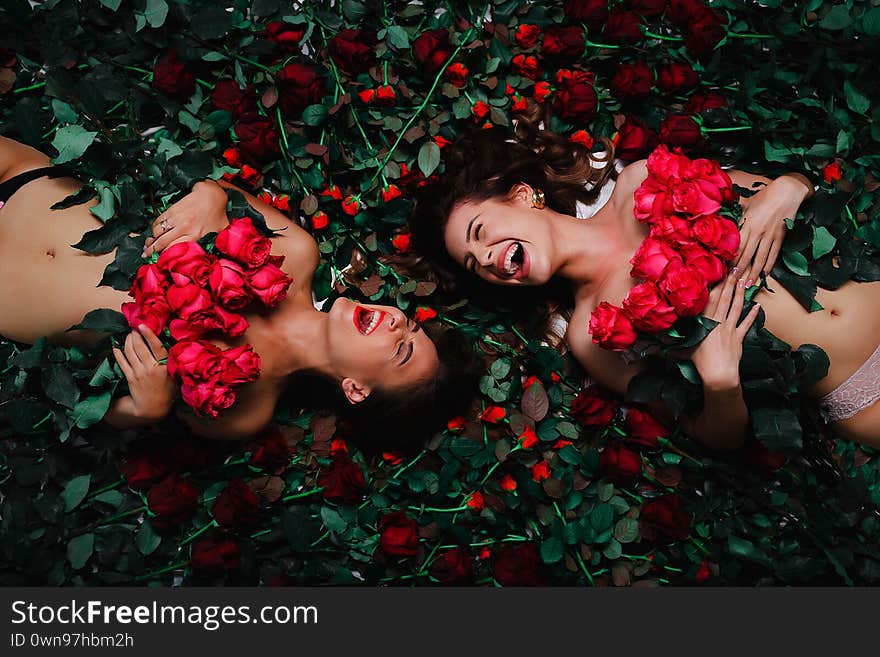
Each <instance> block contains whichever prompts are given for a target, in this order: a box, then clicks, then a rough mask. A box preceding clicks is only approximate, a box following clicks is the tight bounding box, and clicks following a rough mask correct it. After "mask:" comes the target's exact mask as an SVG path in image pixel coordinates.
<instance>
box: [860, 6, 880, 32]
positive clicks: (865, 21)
mask: <svg viewBox="0 0 880 657" xmlns="http://www.w3.org/2000/svg"><path fill="white" fill-rule="evenodd" d="M859 27H860V29H861V30H862V32H864V33H865V34H868V35H870V36H878V35H880V7H874V8H873V9H869V10H868V11H866V12H865V13H864V14H862V15H861V17H860V18H859Z"/></svg>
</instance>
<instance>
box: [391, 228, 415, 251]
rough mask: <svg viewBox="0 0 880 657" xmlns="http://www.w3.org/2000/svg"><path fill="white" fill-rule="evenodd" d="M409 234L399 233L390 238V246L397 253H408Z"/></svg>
mask: <svg viewBox="0 0 880 657" xmlns="http://www.w3.org/2000/svg"><path fill="white" fill-rule="evenodd" d="M410 240H411V236H410V234H409V233H401V234H400V235H397V236H396V237H395V238H394V239H393V240H391V244H392V246H394V249H395V250H396V251H397V252H398V253H408V252H409V249H410Z"/></svg>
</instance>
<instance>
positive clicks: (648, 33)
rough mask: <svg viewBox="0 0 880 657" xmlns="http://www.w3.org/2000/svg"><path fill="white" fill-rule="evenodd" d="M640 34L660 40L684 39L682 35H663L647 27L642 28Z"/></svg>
mask: <svg viewBox="0 0 880 657" xmlns="http://www.w3.org/2000/svg"><path fill="white" fill-rule="evenodd" d="M642 34H644V35H645V36H646V37H651V38H653V39H660V40H661V41H678V42H681V41H684V37H674V36H665V35H663V34H657V33H655V32H651V30H649V29H647V28H642Z"/></svg>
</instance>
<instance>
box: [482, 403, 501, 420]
mask: <svg viewBox="0 0 880 657" xmlns="http://www.w3.org/2000/svg"><path fill="white" fill-rule="evenodd" d="M506 415H507V414H506V412H505V411H504V409H503V408H501V407H500V406H495V405H494V404H489V405H488V406H487V407H486V408H484V409H483V412H482V413H480V419H481V420H482V421H483V422H488V423H489V424H501V421H502V420H503V419H504V418H505V416H506Z"/></svg>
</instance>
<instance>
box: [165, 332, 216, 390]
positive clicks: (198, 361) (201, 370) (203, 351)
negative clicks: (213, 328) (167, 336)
mask: <svg viewBox="0 0 880 657" xmlns="http://www.w3.org/2000/svg"><path fill="white" fill-rule="evenodd" d="M222 371H223V352H222V350H221V349H220V348H219V347H216V346H214V345H213V344H211V343H210V342H206V341H201V340H200V341H198V342H193V341H183V342H178V343H176V344H174V345H172V346H171V348H170V349H169V350H168V374H170V375H171V376H173V377H174V378H175V379H177V380H179V381H200V380H208V379H216V378H217V377H218V376H220V374H221V372H222Z"/></svg>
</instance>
